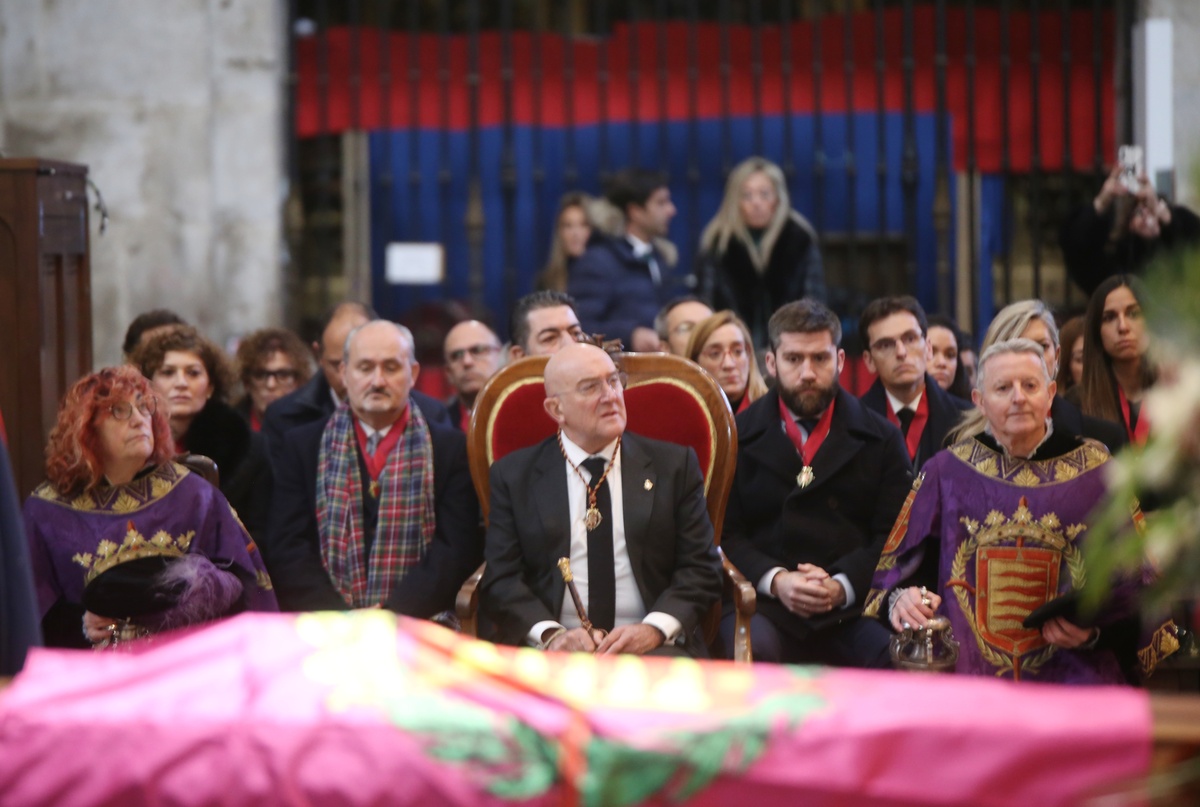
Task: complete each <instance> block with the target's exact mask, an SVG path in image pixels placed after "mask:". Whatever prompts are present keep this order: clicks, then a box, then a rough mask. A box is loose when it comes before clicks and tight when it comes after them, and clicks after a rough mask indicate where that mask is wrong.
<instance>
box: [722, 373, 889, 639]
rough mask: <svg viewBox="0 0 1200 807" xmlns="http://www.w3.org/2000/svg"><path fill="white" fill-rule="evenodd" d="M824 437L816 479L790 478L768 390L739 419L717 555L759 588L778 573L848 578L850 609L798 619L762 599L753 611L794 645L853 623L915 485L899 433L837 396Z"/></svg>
mask: <svg viewBox="0 0 1200 807" xmlns="http://www.w3.org/2000/svg"><path fill="white" fill-rule="evenodd" d="M835 407H836V408H835V409H834V414H833V423H832V425H831V427H830V430H829V435H828V436H827V437H826V438H825V442H824V444H822V446H821V448H820V450H819V451H818V452H817V455H816V457H814V458H813V463H812V467H813V472H814V474H813V480H812V482H811V483H810V484H809V485H808V486H807V487H804V488H801V487H799V485H798V484H797V481H796V477H797V475H798V474H799V473H800V470H801V468H802V467H803V463H802V462H801V461H800V457H799V455H798V454H797V453H796V449H795V447H794V446H793V445H792V443H791V441H790V440H788V437H787V435H786V434H785V433H784V431H783V428H782V425H781V423H780V419H779V394H778V392H776V391H775V390H771V391H770V392H768V393H767V394H766V395H764V396H763V397H762V398H759V399H758V400H757V401H755V402H754V403H753V404H751V406H750V408H749V409H747V410H746V411H744V412H742V413H741V414H740V415H738V416H737V431H738V456H737V472H736V473H735V475H734V480H733V490H732V491H731V492H730V495H729V506H728V509H727V510H726V511H725V529H724V531H723V532H722V537H721V548H722V550H724V552H725V554H726V555H727V556H728V557H729V559H730V560H731V561H733V564H734V565H735V566H737V568H738V569H739V570H740V571H741V572H742V574H744V575H745V576H746V577H747V579H749V580H750V582H751V584H752V585H754V586H756V587H757V585H758V583H759V580H761V579H762V577H763V575H765V574H766V573H767V572H768V571H770V570H771V569H773V568H775V567H782V568H784V569H795V568H796V566H797V565H798V564H800V563H812V564H815V565H817V566H820V567H821V568H822V569H824V570H825V571H826V572H828V573H829V574H830V575H831V576H832V575H835V574H845V575H846V577H847V578H848V579H849V580H850V585H851V586H853V587H854V593H855V598H856V604H855V606H854V607H853V608H844V609H837V610H834V611H832V612H830V613H828V614H823V615H821V616H817V617H812V618H808V619H805V618H802V617H799V616H797V615H795V614H793V613H791V612H790V611H788V610H787V609H786V608H784V607H783V605H782V604H780V602H779V601H778V600H776V599H775V598H773V597H764V596H761V595H760V596H759V599H758V613H760V614H762V615H763V616H765V617H766V618H768V619H770V620H771V621H772V622H773V623H774V624H775V625H776V626H777V627H778V628H780V629H781V630H783V631H786V632H787V633H788V634H790V635H792V636H793V637H794V638H796V639H798V640H803V639H804V637H805V636H806V635H807V634H808V633H809V632H810V631H812V630H816V629H820V628H823V627H826V626H829V625H832V624H836V623H838V622H841V621H844V620H846V619H849V618H853V617H855V616H857V614H858V613H859V612H860V611H861V609H862V604H863V602H864V600H865V599H866V597H867V592H868V591H870V588H871V576H872V575H873V574H874V572H875V566H876V564H877V563H878V562H879V555H880V553H881V552H882V551H883V545H884V543H885V542H886V540H887V536H888V533H889V532H890V531H891V529H892V524H893V522H894V521H895V520H896V515H897V514H898V513H899V512H900V507H901V505H902V504H903V503H904V498H905V496H907V495H908V490H909V488H910V486H911V485H912V468H911V466H910V465H909V461H908V452H907V451H906V450H905V448H904V443H903V441H902V440H901V437H900V430H899V429H897V428H896V427H895V426H893V425H892V424H890V423H888V422H887V421H886V420H884V419H883V418H882V417H880V416H879V415H877V414H875V413H874V412H872V411H870V410H868V409H867V408H866V407H864V406H863V405H862V404H861V403H860V402H859V401H858V399H857V398H855V397H854V396H853V395H850V394H849V393H847V392H846V391H845V390H843V389H840V388H839V389H838V392H837V399H836V403H835Z"/></svg>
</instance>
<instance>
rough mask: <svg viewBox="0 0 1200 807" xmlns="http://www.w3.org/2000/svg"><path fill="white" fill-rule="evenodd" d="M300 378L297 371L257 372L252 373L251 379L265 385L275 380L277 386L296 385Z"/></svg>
mask: <svg viewBox="0 0 1200 807" xmlns="http://www.w3.org/2000/svg"><path fill="white" fill-rule="evenodd" d="M299 377H300V373H298V372H296V371H295V370H291V369H288V370H255V371H253V372H252V373H250V378H251V379H253V380H254V381H256V382H258V383H259V384H265V383H267V382H268V381H270V380H272V379H274V381H275V383H276V384H294V383H296V379H298V378H299Z"/></svg>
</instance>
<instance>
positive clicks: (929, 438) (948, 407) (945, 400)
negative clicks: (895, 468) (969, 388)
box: [859, 373, 975, 471]
mask: <svg viewBox="0 0 1200 807" xmlns="http://www.w3.org/2000/svg"><path fill="white" fill-rule="evenodd" d="M925 396H926V397H927V398H928V399H929V420H927V421H926V422H925V430H924V431H923V432H921V442H919V443H918V444H917V456H916V458H915V459H913V461H912V462H913V466H914V467H915V468H916V470H918V471H919V470H921V466H923V465H924V464H925V463H926V462H928V461H929V458H930V457H932V456H933V455H934V454H936V453H938V452H939V451H941V450H942V449H943V448H945V447H946V435H948V434H949V433H950V431H951V430H952V429H953V428H954V427H955V426H957V425H958V421H959V419H960V418H961V417H962V413H963V412H965V411H966V410H968V409H974V408H975V406H974V404H972V403H971V402H970V401H964V400H963V399H962V398H959V397H957V396H954V395H951V394H950V393H948V392H946V391H945V390H944V389H942V388H941V387H939V386H938V383H937V381H935V380H934V379H933V376H931V375H929V374H928V373H926V374H925ZM859 400H861V401H862V402H863V404H864V405H865V406H866V407H867V408H868V409H870V410H871V411H872V412H875V413H876V414H879V415H883V419H884V420H887V421H888V423H891V420H889V419H888V416H887V413H888V399H887V392H886V391H885V390H884V388H883V382H882V381H880V380H879V379H878V378H876V379H875V383H874V384H872V385H871V388H870V389H869V390H867V391H866V392H865V393H863V396H862V398H860V399H859ZM894 425H895V424H893V426H894Z"/></svg>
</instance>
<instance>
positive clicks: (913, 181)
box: [289, 0, 1131, 330]
mask: <svg viewBox="0 0 1200 807" xmlns="http://www.w3.org/2000/svg"><path fill="white" fill-rule="evenodd" d="M291 6H292V7H291V20H292V42H293V45H294V47H293V59H292V64H293V65H294V68H295V69H294V70H293V73H292V75H293V81H294V93H293V104H294V108H293V110H292V115H291V118H290V126H291V135H292V138H293V143H294V147H293V148H292V149H291V152H290V153H291V163H292V165H291V176H292V190H293V193H292V195H293V204H292V205H291V206H290V207H289V211H290V212H291V213H292V215H291V216H290V218H289V221H290V222H291V223H292V225H293V226H292V227H291V229H290V232H291V233H292V240H293V245H294V250H295V256H296V260H295V263H294V270H293V278H292V279H293V281H294V282H293V284H292V286H291V297H292V305H293V310H296V311H300V312H304V311H315V310H317V309H319V308H321V307H323V306H324V305H325V304H326V303H327V302H329V300H330V299H331V298H336V297H338V296H341V295H343V294H346V293H348V292H349V291H351V290H353V289H355V288H357V287H358V283H357V282H356V281H355V279H354V278H355V277H356V276H357V275H356V274H355V272H356V270H355V267H352V266H349V265H348V263H349V262H352V261H353V260H354V258H353V257H352V256H353V255H354V254H356V253H358V252H361V254H362V256H363V257H362V258H361V261H362V262H364V263H365V267H364V268H363V269H362V273H364V274H365V275H366V276H367V277H368V278H369V281H368V284H369V288H370V291H371V296H372V298H373V301H374V303H375V304H376V307H377V308H379V310H380V311H381V313H383V314H385V315H389V316H393V317H396V318H405V317H407V316H410V315H411V313H412V311H413V310H414V309H416V308H419V307H421V306H429V305H434V306H437V305H442V304H445V303H446V302H447V301H450V300H458V301H461V302H463V303H464V304H465V305H466V306H467V307H469V308H471V309H473V310H474V311H476V312H477V313H479V312H491V314H492V315H493V317H492V318H493V320H494V321H497V323H498V324H499V325H500V326H501V328H503V326H504V325H505V324H506V322H505V321H506V319H507V316H506V312H507V310H508V308H509V306H510V305H511V303H512V302H513V301H514V300H515V299H516V298H517V297H519V296H520V295H521V294H524V293H526V292H527V291H529V289H530V287H531V285H532V283H533V278H534V277H535V275H536V274H537V272H538V271H540V269H541V266H542V263H543V262H544V260H545V258H546V252H547V249H548V245H549V239H550V234H551V233H550V230H551V226H552V218H553V215H554V210H555V202H556V200H557V198H558V197H559V196H560V195H561V194H563V193H564V192H566V191H568V190H573V189H581V190H585V191H589V192H592V193H597V192H598V191H599V189H600V187H601V183H603V181H604V180H605V179H606V178H607V177H608V176H609V175H610V174H611V173H612V172H614V171H615V170H618V169H620V168H622V167H625V166H626V165H642V166H646V167H654V168H658V169H665V170H666V171H668V173H669V176H670V179H671V188H672V194H673V196H674V197H675V200H676V203H677V205H678V207H679V211H680V214H679V215H678V216H677V217H676V219H675V221H674V222H673V224H672V230H671V239H672V240H673V241H674V242H675V243H676V244H677V245H678V247H679V252H680V260H681V261H684V262H685V264H686V263H687V262H690V261H691V260H692V258H693V255H694V253H695V248H696V244H697V242H698V240H699V234H700V231H701V230H702V229H703V227H704V225H705V224H706V223H707V221H708V219H709V218H710V217H711V216H712V215H713V214H714V213H715V212H716V208H717V206H718V204H719V202H720V192H721V188H722V186H723V183H724V178H725V175H726V174H727V173H728V171H729V169H730V168H731V167H732V166H733V165H734V164H736V163H737V162H738V161H740V160H741V159H743V158H745V157H747V156H750V155H751V154H761V155H762V156H765V157H767V158H768V159H771V160H773V161H774V162H776V163H778V164H779V165H780V166H781V167H782V168H783V170H784V173H785V176H786V177H787V179H788V184H789V190H790V192H791V195H792V199H793V206H794V207H796V208H797V209H798V210H800V212H802V213H803V214H805V215H806V216H807V217H808V218H809V219H810V220H811V221H812V222H813V224H814V225H815V227H816V229H817V231H818V233H819V234H820V236H821V241H822V249H823V252H824V253H825V257H826V265H827V271H828V275H829V283H830V287H831V289H830V290H831V302H832V303H833V304H834V305H835V307H836V308H837V309H838V310H839V312H840V313H841V314H842V315H844V316H846V317H853V316H855V315H856V314H857V312H858V310H859V309H860V308H861V306H862V305H863V304H864V303H865V302H866V301H867V300H869V299H870V298H871V297H873V296H876V295H878V294H882V293H896V292H903V291H907V292H911V293H915V294H916V295H917V296H918V297H919V298H920V299H921V301H922V303H923V304H924V305H925V306H926V307H927V309H929V310H930V311H941V312H945V313H949V314H951V315H954V316H956V317H957V318H958V320H959V322H960V324H962V325H963V327H964V328H966V329H968V330H973V329H978V328H980V326H981V324H982V325H986V323H987V322H988V321H989V320H990V317H991V315H992V313H993V312H994V310H995V308H996V307H997V306H999V305H1003V304H1005V303H1007V302H1009V301H1011V300H1013V299H1020V298H1023V297H1028V296H1039V297H1042V298H1043V299H1046V300H1047V301H1048V302H1051V303H1052V304H1057V305H1063V306H1070V305H1071V304H1072V303H1078V302H1079V299H1078V297H1079V295H1078V293H1077V292H1076V293H1075V299H1072V292H1071V290H1070V288H1069V287H1068V285H1069V284H1068V281H1067V280H1066V279H1065V273H1064V272H1063V270H1062V266H1061V258H1060V255H1059V252H1058V247H1057V226H1058V223H1059V222H1060V221H1062V220H1063V218H1064V217H1065V215H1066V214H1067V211H1068V210H1069V209H1070V208H1071V207H1072V206H1074V205H1077V204H1080V203H1083V202H1085V201H1086V200H1087V199H1089V198H1090V197H1091V195H1093V194H1094V193H1095V192H1096V190H1097V189H1098V187H1099V185H1100V183H1101V182H1102V177H1103V172H1104V165H1105V163H1107V162H1111V160H1112V157H1113V155H1115V152H1116V145H1115V144H1116V143H1117V142H1123V141H1124V140H1125V139H1126V137H1127V134H1128V132H1129V131H1130V126H1129V122H1128V114H1127V111H1126V110H1127V109H1128V106H1129V105H1128V104H1121V103H1118V99H1120V98H1122V97H1125V96H1126V95H1127V92H1128V85H1129V81H1128V60H1127V58H1126V54H1127V53H1128V47H1127V32H1128V30H1129V22H1130V13H1131V12H1130V10H1129V9H1128V8H1127V4H1126V3H1125V2H1123V0H1024V2H1018V0H991V1H990V2H985V0H978V2H975V1H974V0H959V1H958V2H953V0H926V1H925V2H915V0H842V1H835V0H808V1H807V2H779V3H769V2H768V3H765V2H761V0H748V1H747V2H734V1H733V0H710V1H709V2H701V0H675V1H670V0H641V1H640V2H638V1H637V0H626V2H615V1H614V2H605V0H591V1H590V2H589V1H585V0H567V1H566V2H549V1H548V0H543V1H542V2H534V1H533V0H527V1H526V2H519V0H491V1H490V2H486V3H485V2H482V1H481V0H459V1H458V2H449V0H442V1H441V2H421V1H420V0H411V1H406V0H379V1H377V2H373V1H372V0H347V1H346V2H337V3H334V2H329V0H305V1H304V2H299V0H292V4H291ZM354 138H358V139H359V140H358V144H357V145H356V146H353V145H352V146H348V145H347V144H346V141H347V140H351V139H354ZM363 138H365V143H364V142H362V139H363ZM339 139H341V140H342V141H343V142H342V143H339ZM364 150H365V153H366V155H367V157H366V158H365V159H363V160H359V159H347V157H346V155H354V154H359V153H360V152H363V151H364ZM356 166H357V167H356ZM347 193H352V194H353V193H361V194H363V195H364V197H365V201H362V200H360V201H359V202H357V203H356V202H354V201H353V200H347V199H345V198H344V197H345V195H346V194H347ZM358 209H362V210H364V211H365V210H367V209H369V217H370V222H369V230H367V229H364V228H363V227H362V226H360V223H354V222H348V221H347V220H346V217H347V215H349V211H353V210H358ZM362 215H366V213H365V212H364V213H363V214H362ZM366 232H369V240H370V244H369V245H356V244H355V243H354V239H361V238H363V237H366V236H363V235H362V233H366ZM395 241H437V242H440V243H442V244H443V245H445V249H446V256H447V269H448V271H447V276H446V280H445V282H443V284H442V285H441V286H440V287H433V288H417V287H396V286H392V285H390V284H388V283H386V281H385V280H384V279H383V270H382V265H383V248H384V246H385V245H386V244H387V243H390V242H395ZM348 243H349V248H348Z"/></svg>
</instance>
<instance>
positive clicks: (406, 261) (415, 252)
mask: <svg viewBox="0 0 1200 807" xmlns="http://www.w3.org/2000/svg"><path fill="white" fill-rule="evenodd" d="M384 258H385V260H384V277H385V278H386V280H387V282H388V283H391V284H392V285H397V286H398V285H408V286H432V285H436V284H438V283H441V282H442V278H443V277H444V276H445V274H446V253H445V251H444V250H443V249H442V245H441V244H435V243H430V244H417V243H399V242H396V243H391V244H388V245H387V251H386V252H385V253H384Z"/></svg>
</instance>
